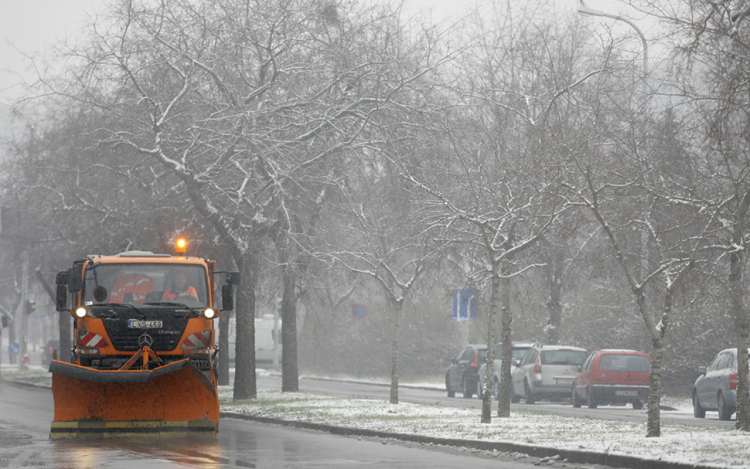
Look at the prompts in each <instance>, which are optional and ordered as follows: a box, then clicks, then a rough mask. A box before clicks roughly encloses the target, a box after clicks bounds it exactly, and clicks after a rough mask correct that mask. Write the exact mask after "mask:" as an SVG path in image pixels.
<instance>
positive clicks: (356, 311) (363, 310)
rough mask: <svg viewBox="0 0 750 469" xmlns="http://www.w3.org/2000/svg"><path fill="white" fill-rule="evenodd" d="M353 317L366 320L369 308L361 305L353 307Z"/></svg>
mask: <svg viewBox="0 0 750 469" xmlns="http://www.w3.org/2000/svg"><path fill="white" fill-rule="evenodd" d="M352 316H354V317H355V318H357V319H364V317H365V316H367V307H366V306H365V305H363V304H361V303H357V304H356V305H354V306H352Z"/></svg>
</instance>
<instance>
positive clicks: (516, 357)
mask: <svg viewBox="0 0 750 469" xmlns="http://www.w3.org/2000/svg"><path fill="white" fill-rule="evenodd" d="M534 345H539V344H537V343H535V342H513V343H512V344H511V357H512V362H511V364H510V373H511V375H513V370H515V369H516V366H518V364H519V363H521V359H522V358H523V356H524V355H526V352H527V351H528V350H529V349H530V348H531V347H533V346H534ZM494 353H495V355H494V358H495V360H494V362H493V363H494V364H493V366H492V369H493V371H494V374H493V376H492V384H491V385H490V388H489V391H490V393H492V395H493V397H494V398H495V400H499V399H500V386H499V384H500V366H501V364H502V362H501V360H500V357H501V356H502V353H503V344H501V343H498V344H496V345H495V352H494ZM486 377H487V363H484V364H483V365H482V367H481V368H479V382H478V383H477V397H479V398H480V399H481V398H482V392H483V390H484V382H485V380H486ZM511 397H512V396H511ZM514 402H518V399H516V400H515V401H514Z"/></svg>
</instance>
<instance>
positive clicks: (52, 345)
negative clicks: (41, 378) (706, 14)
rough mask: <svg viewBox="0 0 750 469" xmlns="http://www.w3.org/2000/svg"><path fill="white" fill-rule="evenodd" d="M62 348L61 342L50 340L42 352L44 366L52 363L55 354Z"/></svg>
mask: <svg viewBox="0 0 750 469" xmlns="http://www.w3.org/2000/svg"><path fill="white" fill-rule="evenodd" d="M59 348H60V341H59V340H48V341H47V345H45V346H44V349H43V350H42V366H45V365H49V364H50V363H52V357H53V356H54V354H55V350H58V349H59Z"/></svg>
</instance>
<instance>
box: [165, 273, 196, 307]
mask: <svg viewBox="0 0 750 469" xmlns="http://www.w3.org/2000/svg"><path fill="white" fill-rule="evenodd" d="M179 298H189V299H191V300H195V301H198V292H196V291H195V288H194V287H191V286H188V284H187V277H186V276H185V274H182V273H176V274H175V275H174V276H173V277H172V285H171V287H170V288H169V290H167V291H165V292H164V294H163V295H162V297H161V299H162V300H174V299H179Z"/></svg>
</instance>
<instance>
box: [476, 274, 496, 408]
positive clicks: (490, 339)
mask: <svg viewBox="0 0 750 469" xmlns="http://www.w3.org/2000/svg"><path fill="white" fill-rule="evenodd" d="M499 268H500V267H499V266H498V263H497V262H494V260H493V262H492V291H491V293H490V311H489V314H488V315H487V368H486V373H485V379H484V388H482V395H481V396H479V397H481V398H482V423H492V393H491V392H488V391H489V390H490V389H491V388H492V384H493V383H492V380H493V379H494V377H495V369H494V368H495V317H496V314H497V310H498V305H499V303H500V298H499V297H500V272H498V270H499ZM494 391H495V392H498V391H499V389H495V390H494Z"/></svg>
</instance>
